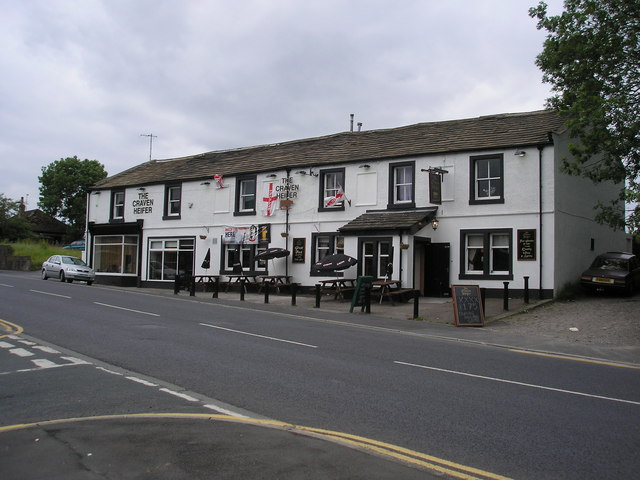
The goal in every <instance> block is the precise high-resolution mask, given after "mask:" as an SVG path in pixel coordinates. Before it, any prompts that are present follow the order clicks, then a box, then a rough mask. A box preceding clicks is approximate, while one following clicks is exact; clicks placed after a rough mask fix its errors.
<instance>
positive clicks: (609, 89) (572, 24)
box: [529, 0, 640, 231]
mask: <svg viewBox="0 0 640 480" xmlns="http://www.w3.org/2000/svg"><path fill="white" fill-rule="evenodd" d="M564 8H565V11H564V12H563V13H562V14H561V15H557V16H549V15H548V14H547V5H546V4H545V3H544V2H540V3H539V4H538V6H536V7H533V8H531V9H529V15H530V16H531V17H532V18H537V19H538V25H537V26H538V29H544V30H547V32H549V34H548V35H547V38H546V40H545V42H544V46H543V51H542V53H540V55H538V57H537V60H536V64H537V65H538V67H540V69H541V70H542V72H543V81H544V82H546V83H549V84H551V86H552V91H553V92H554V93H553V96H552V97H551V98H549V99H548V100H547V106H548V107H550V108H554V109H557V110H558V111H559V112H560V114H561V115H563V116H564V118H565V119H566V125H567V127H568V128H569V131H570V133H571V135H572V136H573V138H575V139H577V140H578V142H576V143H574V144H572V145H570V147H569V148H570V153H571V155H572V158H571V159H564V168H565V171H567V172H568V173H571V174H574V175H583V176H585V177H587V178H590V179H591V180H593V181H594V182H601V181H607V180H611V181H613V182H616V183H619V182H623V181H625V179H626V182H627V184H626V186H627V188H626V189H625V190H624V191H622V192H621V194H620V197H619V198H618V199H617V200H615V201H614V202H612V203H611V204H610V205H603V204H599V205H598V206H597V209H598V215H597V217H596V219H597V220H598V221H600V222H601V223H607V224H609V225H611V226H612V227H614V228H623V227H624V226H625V224H626V225H627V226H629V227H630V228H631V229H632V230H634V231H638V229H639V227H640V208H638V207H636V208H635V209H634V210H633V211H632V212H631V214H630V215H629V216H626V215H625V212H624V204H625V202H628V201H630V200H633V199H636V200H637V199H638V198H639V195H640V68H638V65H640V0H565V2H564ZM594 158H595V160H594Z"/></svg>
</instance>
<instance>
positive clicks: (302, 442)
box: [0, 286, 640, 480]
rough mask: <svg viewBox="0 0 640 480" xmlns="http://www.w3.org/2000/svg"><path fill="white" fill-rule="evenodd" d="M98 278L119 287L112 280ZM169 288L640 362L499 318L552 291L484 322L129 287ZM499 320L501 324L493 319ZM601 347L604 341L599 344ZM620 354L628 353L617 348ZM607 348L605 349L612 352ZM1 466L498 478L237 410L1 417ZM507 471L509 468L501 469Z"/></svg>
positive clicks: (45, 474)
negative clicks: (516, 330) (519, 330)
mask: <svg viewBox="0 0 640 480" xmlns="http://www.w3.org/2000/svg"><path fill="white" fill-rule="evenodd" d="M98 288H118V287H104V286H98ZM124 290H127V291H129V292H131V291H137V292H138V293H141V294H150V295H162V296H170V297H173V298H175V299H176V300H177V301H197V302H207V303H219V304H223V305H228V306H235V307H240V308H249V309H251V310H255V311H273V312H279V313H283V314H292V315H296V316H302V317H309V318H317V319H322V320H323V321H332V322H341V323H348V324H352V325H360V326H367V327H375V328H380V329H389V330H393V331H403V332H408V333H411V334H415V335H424V336H429V337H437V338H440V339H443V340H445V341H447V340H450V341H457V342H459V341H466V342H477V343H482V344H488V345H496V346H501V347H505V348H506V347H508V348H520V349H526V350H529V351H532V352H539V353H550V354H554V355H555V354H559V355H567V356H569V357H573V356H577V357H579V358H580V359H584V360H587V361H595V362H603V363H607V362H613V363H616V364H620V365H622V366H632V367H634V368H640V365H639V364H638V362H637V351H636V352H634V353H633V354H630V355H629V356H628V357H625V356H624V355H623V356H622V358H602V357H594V356H592V355H593V353H594V352H593V351H592V350H590V349H589V347H588V346H579V345H570V344H560V343H556V344H553V343H549V342H548V341H546V340H540V339H536V338H527V337H523V336H521V335H520V336H518V335H512V334H510V333H509V332H508V329H507V330H501V328H500V327H499V325H500V319H503V318H504V317H505V316H510V315H515V314H519V313H522V312H526V311H530V310H532V309H535V308H538V307H540V306H541V305H544V304H545V303H547V302H546V301H542V302H536V301H533V302H532V303H528V304H526V303H524V302H523V301H522V299H509V302H508V310H505V309H504V306H505V305H504V301H503V299H502V298H500V299H494V298H489V299H487V301H486V305H485V326H484V327H455V326H454V313H453V306H452V303H451V299H450V298H419V304H418V316H417V318H414V313H415V311H414V304H413V300H411V301H409V302H407V303H396V305H391V304H389V303H388V302H386V301H385V302H382V303H378V302H374V303H372V305H371V313H365V312H362V311H361V309H360V307H356V308H355V309H354V311H353V313H350V312H349V309H350V305H351V304H350V302H349V301H344V300H342V301H341V300H334V299H333V297H322V298H321V301H320V307H319V308H316V298H315V296H313V295H298V296H297V298H296V304H295V305H292V299H291V296H290V295H287V294H283V295H273V294H272V295H270V296H269V303H265V297H264V294H256V293H252V292H250V293H246V294H245V295H244V299H243V300H241V299H240V293H239V292H238V291H235V292H229V293H222V292H221V293H220V294H219V295H218V298H212V293H211V292H203V291H197V292H196V294H195V296H193V297H192V296H190V295H189V292H187V291H184V290H183V291H180V292H179V293H178V294H174V293H173V291H172V290H162V289H149V288H144V289H131V288H127V289H124ZM492 325H493V326H496V327H493V326H492ZM598 353H599V354H602V351H599V352H598ZM616 355H618V356H619V353H616V354H615V355H613V354H612V356H613V357H615V356H616ZM605 357H606V352H605ZM0 452H2V454H1V455H0V471H2V478H3V479H6V480H10V479H20V480H22V479H40V478H43V479H44V478H46V479H65V480H67V479H73V480H75V479H90V480H93V479H104V478H118V479H128V478H132V479H172V480H175V479H205V478H207V479H208V478H224V479H246V478H251V479H262V478H264V479H278V478H281V479H305V480H308V479H383V478H384V479H388V478H402V479H414V478H416V479H417V478H421V479H425V478H442V477H443V476H444V477H446V478H467V479H474V478H475V479H485V478H497V477H496V474H499V473H500V472H495V473H491V472H483V471H481V470H478V469H474V468H471V467H467V466H464V465H458V464H455V463H452V462H448V461H446V460H442V459H438V458H434V457H430V456H428V455H426V454H422V453H420V452H414V451H410V450H407V449H404V448H401V447H398V446H394V445H388V444H384V443H382V442H378V441H376V440H374V439H366V438H361V437H355V436H351V435H349V434H347V433H341V432H328V431H324V430H320V429H315V428H312V427H305V426H296V425H289V424H286V423H282V422H278V421H273V420H266V419H258V418H255V419H252V418H243V417H232V416H228V415H212V414H176V413H160V414H140V415H116V416H108V417H90V418H79V419H59V420H49V421H42V422H38V423H35V424H28V425H9V426H4V427H0ZM499 478H505V477H499Z"/></svg>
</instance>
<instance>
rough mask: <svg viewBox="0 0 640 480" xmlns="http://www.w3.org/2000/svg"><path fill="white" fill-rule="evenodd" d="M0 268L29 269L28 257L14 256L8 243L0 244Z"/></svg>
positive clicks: (29, 259) (26, 270)
mask: <svg viewBox="0 0 640 480" xmlns="http://www.w3.org/2000/svg"><path fill="white" fill-rule="evenodd" d="M0 270H20V271H22V272H28V271H29V270H31V258H30V257H16V256H15V255H14V254H13V249H12V248H11V247H10V246H9V245H0Z"/></svg>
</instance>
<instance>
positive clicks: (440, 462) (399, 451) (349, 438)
mask: <svg viewBox="0 0 640 480" xmlns="http://www.w3.org/2000/svg"><path fill="white" fill-rule="evenodd" d="M128 418H130V419H133V418H191V419H201V420H219V421H224V422H234V423H243V424H247V425H254V426H261V427H267V428H275V429H280V430H286V431H290V432H295V433H298V434H302V435H307V436H311V437H314V438H319V439H322V440H327V441H331V442H334V443H338V444H343V445H346V446H349V447H352V448H356V449H359V450H362V451H365V452H370V453H374V454H377V455H379V456H382V457H386V458H388V459H391V460H395V461H398V462H400V463H404V464H408V465H411V466H413V467H418V468H421V469H426V470H431V471H436V472H439V473H441V474H443V475H448V476H450V477H453V478H459V479H463V480H511V479H510V478H508V477H504V476H502V475H497V474H495V473H491V472H486V471H484V470H480V469H478V468H473V467H468V466H466V465H460V464H458V463H454V462H451V461H449V460H444V459H441V458H437V457H434V456H431V455H426V454H424V453H420V452H416V451H414V450H409V449H408V448H404V447H400V446H398V445H392V444H389V443H384V442H379V441H377V440H373V439H370V438H365V437H360V436H357V435H350V434H348V433H342V432H335V431H332V430H323V429H320V428H313V427H304V426H301V425H293V424H290V423H285V422H279V421H276V420H262V419H256V418H242V417H235V416H232V415H211V414H198V413H140V414H130V415H103V416H96V417H81V418H66V419H59V420H49V421H44V422H37V423H28V424H19V425H8V426H4V427H0V433H3V432H9V431H13V430H21V429H25V428H32V427H44V426H47V425H56V424H61V423H71V422H84V421H90V420H113V419H128Z"/></svg>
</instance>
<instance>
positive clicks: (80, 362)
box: [60, 357, 91, 365]
mask: <svg viewBox="0 0 640 480" xmlns="http://www.w3.org/2000/svg"><path fill="white" fill-rule="evenodd" d="M60 358H62V359H63V360H66V361H67V362H70V364H72V365H91V362H87V361H85V360H80V359H79V358H76V357H60Z"/></svg>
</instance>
